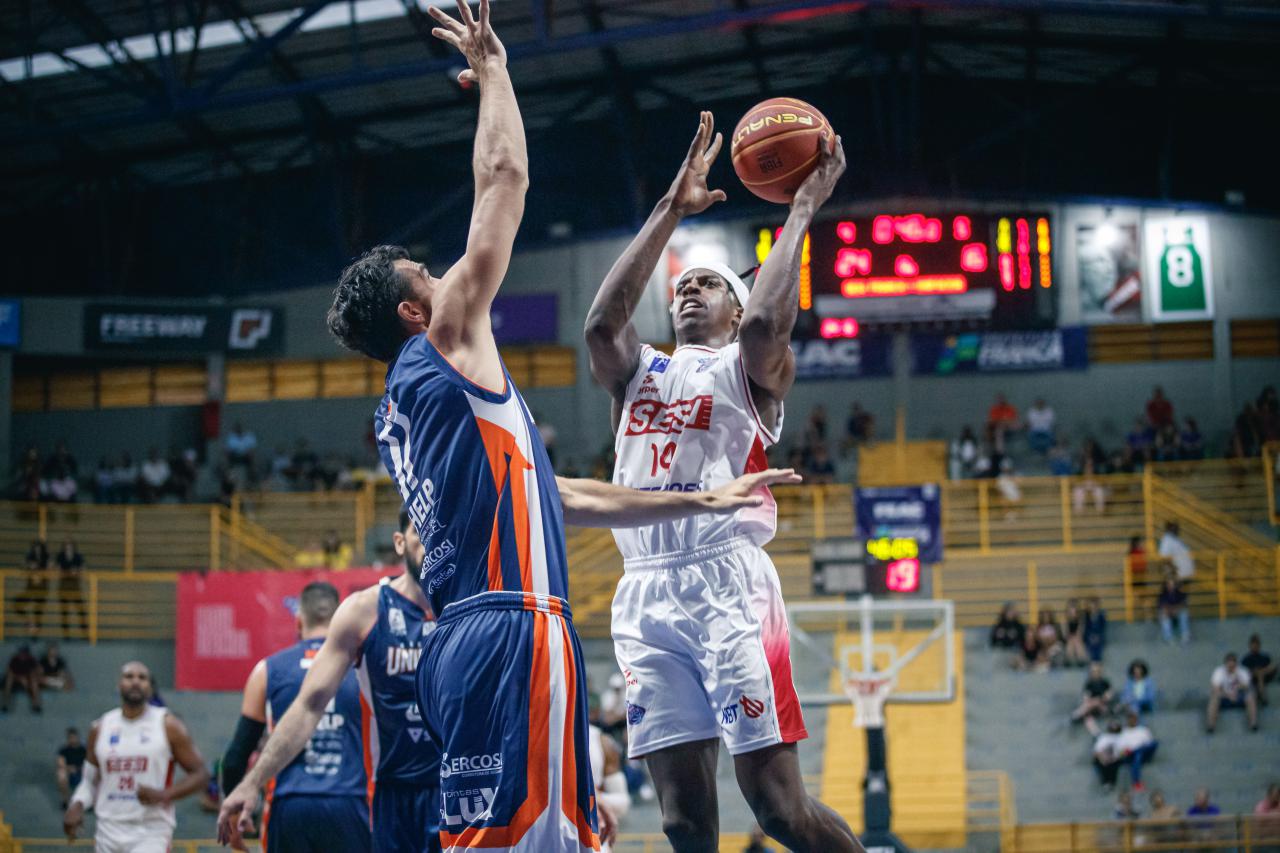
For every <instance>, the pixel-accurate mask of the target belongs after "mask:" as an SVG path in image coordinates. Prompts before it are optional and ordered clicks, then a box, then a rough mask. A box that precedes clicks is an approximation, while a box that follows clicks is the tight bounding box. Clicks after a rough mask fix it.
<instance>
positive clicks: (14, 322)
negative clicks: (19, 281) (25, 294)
mask: <svg viewBox="0 0 1280 853" xmlns="http://www.w3.org/2000/svg"><path fill="white" fill-rule="evenodd" d="M21 343H22V303H21V302H19V301H18V300H17V299H0V347H5V348H6V349H16V348H17V346H18V345H19V344H21Z"/></svg>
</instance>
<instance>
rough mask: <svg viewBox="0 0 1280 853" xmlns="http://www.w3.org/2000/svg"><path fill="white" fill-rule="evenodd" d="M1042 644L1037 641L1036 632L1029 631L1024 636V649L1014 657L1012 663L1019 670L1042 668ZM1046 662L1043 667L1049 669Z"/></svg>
mask: <svg viewBox="0 0 1280 853" xmlns="http://www.w3.org/2000/svg"><path fill="white" fill-rule="evenodd" d="M1039 662H1040V644H1039V643H1038V642H1036V632H1035V631H1028V632H1027V633H1026V636H1025V637H1023V638H1022V649H1021V650H1020V651H1019V653H1018V654H1017V655H1015V656H1014V657H1013V660H1012V661H1011V664H1012V665H1013V668H1014V669H1017V670H1030V669H1040V668H1041V667H1040V663H1039ZM1048 668H1049V665H1048V664H1047V663H1046V664H1045V665H1044V667H1043V669H1048Z"/></svg>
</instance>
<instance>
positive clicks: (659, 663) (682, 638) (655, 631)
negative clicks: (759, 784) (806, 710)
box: [613, 537, 808, 758]
mask: <svg viewBox="0 0 1280 853" xmlns="http://www.w3.org/2000/svg"><path fill="white" fill-rule="evenodd" d="M624 565H625V573H624V574H623V576H622V580H621V581H619V583H618V590H617V593H616V594H615V595H614V598H613V647H614V653H615V654H616V655H617V657H618V666H620V667H621V668H622V674H623V676H624V677H625V678H626V698H627V739H628V751H629V753H630V755H631V757H632V758H636V757H639V756H642V755H645V754H647V753H650V752H653V751H654V750H658V749H662V748H664V747H668V746H675V745H676V744H680V743H687V742H689V741H695V740H705V739H708V738H715V737H720V738H723V739H724V742H725V745H726V746H727V747H728V748H729V751H730V752H731V753H733V754H734V755H738V754H741V753H744V752H751V751H753V750H757V749H762V748H764V747H767V746H772V745H774V744H777V743H794V742H795V741H798V740H803V739H804V738H806V737H808V733H807V732H806V731H805V728H804V718H803V716H802V715H801V712H800V700H799V698H798V697H797V696H796V689H795V685H794V684H793V683H792V679H791V640H790V637H789V635H788V632H787V612H786V609H785V608H784V606H783V603H782V589H781V587H780V586H779V584H778V572H777V570H776V569H775V568H774V567H773V561H771V560H770V559H769V555H768V554H766V553H765V552H764V550H763V549H761V548H760V547H758V546H756V545H754V544H752V543H751V542H750V541H749V540H747V539H746V538H745V537H738V538H734V539H730V540H728V541H726V542H721V543H717V544H714V545H706V546H702V547H700V548H697V549H694V550H691V551H682V552H678V553H672V554H659V555H655V556H652V557H643V558H632V559H628V560H627V561H626V562H625V564H624Z"/></svg>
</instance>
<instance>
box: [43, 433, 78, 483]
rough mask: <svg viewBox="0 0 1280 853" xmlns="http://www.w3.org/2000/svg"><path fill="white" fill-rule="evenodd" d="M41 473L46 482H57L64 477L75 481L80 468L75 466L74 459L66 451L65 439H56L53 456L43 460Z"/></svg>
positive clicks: (68, 451) (69, 452)
mask: <svg viewBox="0 0 1280 853" xmlns="http://www.w3.org/2000/svg"><path fill="white" fill-rule="evenodd" d="M41 473H42V474H43V476H44V479H46V480H57V479H59V478H61V477H66V476H69V477H71V478H72V479H75V478H76V477H77V476H79V474H80V468H79V466H78V465H77V464H76V458H75V457H74V456H72V455H71V451H70V450H68V449H67V441H66V439H58V443H57V445H55V446H54V449H53V455H52V456H50V457H49V458H48V459H46V460H45V463H44V468H43V469H42V472H41Z"/></svg>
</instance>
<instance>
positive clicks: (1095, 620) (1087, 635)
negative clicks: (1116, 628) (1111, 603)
mask: <svg viewBox="0 0 1280 853" xmlns="http://www.w3.org/2000/svg"><path fill="white" fill-rule="evenodd" d="M1106 647H1107V611H1105V610H1103V609H1102V599H1100V598H1098V596H1096V595H1093V596H1090V597H1089V598H1087V599H1086V600H1085V603H1084V648H1085V651H1087V652H1088V653H1089V660H1091V661H1100V660H1102V652H1103V650H1104V649H1106Z"/></svg>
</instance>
